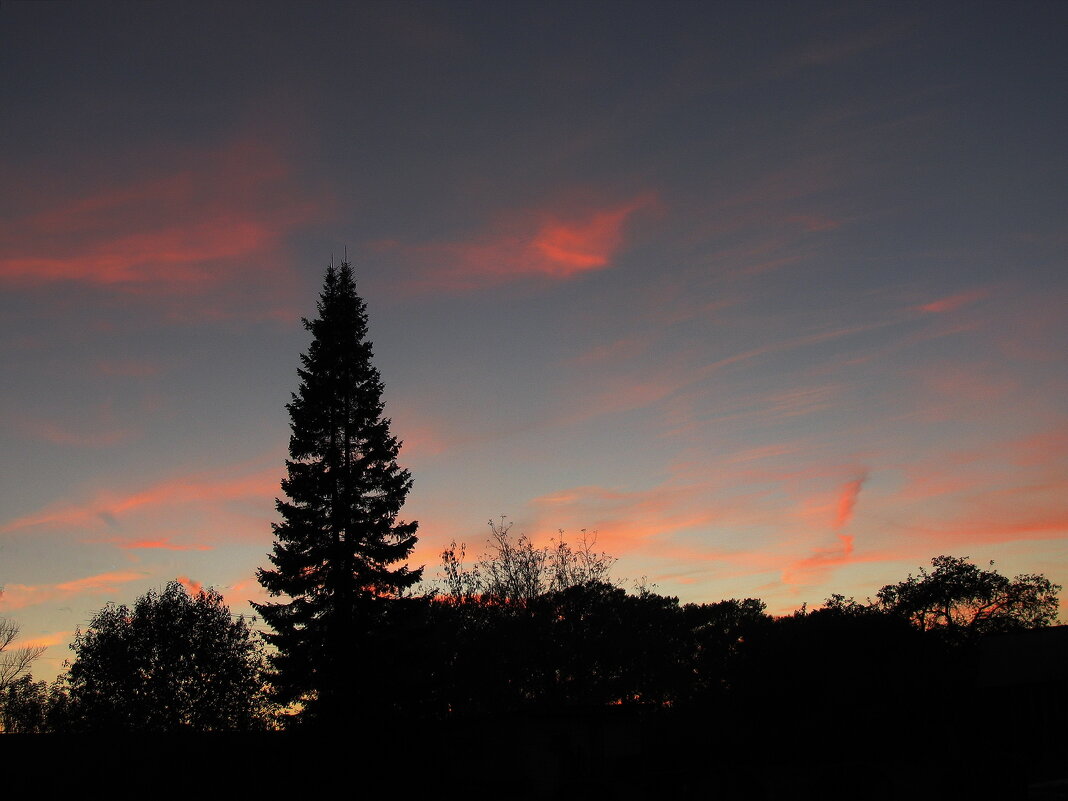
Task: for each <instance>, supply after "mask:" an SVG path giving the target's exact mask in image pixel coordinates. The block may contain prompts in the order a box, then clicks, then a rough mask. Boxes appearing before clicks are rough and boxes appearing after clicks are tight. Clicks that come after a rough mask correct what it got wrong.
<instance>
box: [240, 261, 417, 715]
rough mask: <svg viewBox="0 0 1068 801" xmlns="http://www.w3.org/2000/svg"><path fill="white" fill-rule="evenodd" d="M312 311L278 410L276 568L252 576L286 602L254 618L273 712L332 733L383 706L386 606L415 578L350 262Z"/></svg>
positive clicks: (388, 674)
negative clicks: (305, 343)
mask: <svg viewBox="0 0 1068 801" xmlns="http://www.w3.org/2000/svg"><path fill="white" fill-rule="evenodd" d="M317 308H318V312H319V316H318V317H317V318H316V319H314V320H310V321H309V320H307V319H305V320H304V327H305V328H306V329H307V330H308V331H310V332H311V334H312V342H311V345H310V346H309V347H308V351H307V353H306V354H302V355H301V364H302V366H301V368H300V369H298V370H297V373H298V375H299V376H300V386H299V388H298V390H297V392H296V394H294V395H293V399H292V401H291V402H290V403H289V404H288V405H287V407H286V408H287V409H288V410H289V415H290V420H291V429H292V436H291V437H290V440H289V459H288V460H287V461H286V478H284V479H283V480H282V491H283V492H284V493H285V494H286V496H287V500H279V501H278V502H277V508H278V512H279V514H280V515H281V516H282V522H280V523H276V524H275V525H274V533H275V544H274V550H273V553H271V554H270V555H269V558H270V560H271V563H272V564H273V565H274V567H273V568H272V569H263V570H260V571H259V580H260V583H261V584H262V585H263V586H264V587H265V588H266V589H267V591H268V592H269V593H270V594H271V595H272V596H281V597H284V598H286V599H287V600H281V601H276V602H270V603H264V604H256V605H255V607H256V609H257V610H258V611H259V612H260V613H261V614H262V615H263V618H264V620H265V621H266V622H267V623H268V624H269V625H270V626H271V628H273V629H274V632H273V633H271V634H268V635H267V639H268V641H269V642H270V643H271V644H273V645H274V646H275V648H276V649H277V651H276V653H275V654H273V655H272V657H271V659H272V662H273V665H274V667H275V670H276V674H277V675H276V678H275V684H276V687H277V690H278V697H279V700H281V701H283V702H286V703H293V702H296V703H298V704H300V705H302V708H303V711H302V714H301V718H302V719H303V720H305V721H306V722H311V721H317V722H318V724H320V725H334V724H338V725H340V724H341V723H342V722H345V721H349V720H350V719H351V716H352V715H353V713H354V712H355V710H356V709H357V708H358V707H360V708H362V711H364V712H365V713H366V712H368V711H369V708H370V707H373V706H378V705H383V704H384V705H387V706H388V705H389V698H390V692H388V691H387V690H386V686H385V684H386V683H388V682H390V681H392V680H393V678H394V676H395V674H396V671H395V670H393V669H392V667H393V666H391V662H392V661H394V660H395V659H396V658H398V655H397V653H396V651H395V649H392V648H388V647H386V645H385V643H387V642H388V641H389V636H388V634H387V636H386V639H385V640H384V641H383V640H381V639H378V640H377V644H376V638H379V637H380V635H382V633H383V632H384V631H385V630H386V629H387V628H388V626H387V625H386V624H387V621H388V620H389V617H390V615H391V614H392V613H393V612H394V611H396V607H395V606H393V607H391V604H390V601H391V600H394V599H396V598H398V596H400V595H402V594H403V593H404V592H405V590H407V589H408V588H410V587H411V586H413V585H414V584H416V583H417V582H418V581H419V580H420V578H421V574H422V568H419V569H417V570H410V569H409V568H408V566H407V565H406V564H404V565H400V566H397V563H399V562H402V561H403V560H404V559H406V558H407V557H408V556H409V555H410V554H411V552H412V549H413V548H414V547H415V542H416V536H415V532H416V528H417V525H418V524H417V523H416V522H414V521H413V522H408V523H405V522H399V521H398V520H397V515H398V513H399V512H400V509H401V506H402V505H403V504H404V500H405V497H406V496H407V494H408V491H409V489H410V488H411V484H412V480H411V476H410V474H409V473H408V471H407V470H402V469H401V468H400V467H399V466H398V465H397V453H398V449H399V446H400V443H399V441H398V440H397V439H396V437H394V436H393V435H392V434H391V433H390V420H389V419H388V418H386V417H383V415H382V412H383V402H382V382H381V380H380V378H379V373H378V370H377V369H376V368H375V367H374V365H373V364H372V362H371V358H372V350H371V343H370V341H368V339H367V311H366V306H365V304H364V301H363V299H362V298H361V297H360V296H359V295H358V294H357V292H356V283H355V280H354V278H353V272H352V267H351V266H350V265H349V264H348V262H343V263H342V264H341V266H340V267H338V268H334V267H333V266H331V267H330V268H329V269H327V271H326V278H325V281H324V284H323V289H322V293H321V294H320V296H319V302H318V305H317Z"/></svg>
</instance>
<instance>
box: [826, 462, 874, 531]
mask: <svg viewBox="0 0 1068 801" xmlns="http://www.w3.org/2000/svg"><path fill="white" fill-rule="evenodd" d="M867 480H868V474H867V471H865V472H864V473H863V474H862V475H861V476H860V478H856V479H854V480H853V481H849V482H847V483H846V484H843V485H842V489H841V492H840V494H839V496H838V512H837V514H835V517H834V528H835V530H836V531H841V530H842V529H843V528H845V527H846V524H848V523H849V521H850V520H852V519H853V509H854V508H855V507H856V505H857V496H858V495H860V488H861V487H862V486H864V482H865V481H867ZM851 542H852V541H851Z"/></svg>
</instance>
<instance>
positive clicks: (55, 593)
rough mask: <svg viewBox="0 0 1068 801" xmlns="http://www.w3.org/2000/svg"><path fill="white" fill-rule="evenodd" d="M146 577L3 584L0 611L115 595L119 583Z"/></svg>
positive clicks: (115, 574)
mask: <svg viewBox="0 0 1068 801" xmlns="http://www.w3.org/2000/svg"><path fill="white" fill-rule="evenodd" d="M146 576H147V574H146V573H139V572H134V571H130V570H115V571H111V572H108V573H98V574H96V575H93V576H86V577H84V578H80V579H74V580H73V581H66V582H63V583H60V584H36V585H29V584H7V585H5V587H4V593H3V595H0V608H3V609H7V610H11V609H23V608H25V607H27V606H36V605H37V604H42V603H48V602H52V601H58V600H64V599H67V598H72V597H75V596H79V595H93V596H99V595H106V594H108V593H112V592H117V591H118V590H119V588H120V587H121V586H122V585H123V584H127V583H129V582H131V581H139V580H141V579H144V578H145V577H146Z"/></svg>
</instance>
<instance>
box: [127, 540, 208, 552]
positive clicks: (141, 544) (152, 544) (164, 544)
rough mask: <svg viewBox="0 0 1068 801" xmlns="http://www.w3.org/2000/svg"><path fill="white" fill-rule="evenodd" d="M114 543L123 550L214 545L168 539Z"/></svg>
mask: <svg viewBox="0 0 1068 801" xmlns="http://www.w3.org/2000/svg"><path fill="white" fill-rule="evenodd" d="M115 544H116V545H117V546H118V547H120V548H122V549H123V550H125V551H139V550H155V551H211V550H214V547H215V546H213V545H205V544H203V543H190V544H187V545H183V544H181V543H176V542H171V541H170V540H169V539H157V540H134V541H132V542H119V541H116V543H115Z"/></svg>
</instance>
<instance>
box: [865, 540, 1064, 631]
mask: <svg viewBox="0 0 1068 801" xmlns="http://www.w3.org/2000/svg"><path fill="white" fill-rule="evenodd" d="M990 564H991V565H993V564H994V563H993V562H991V563H990ZM931 565H932V567H933V568H934V570H932V571H931V572H930V573H928V572H927V570H925V569H924V568H920V575H919V576H913V575H911V574H909V576H908V577H907V578H906V579H905V580H904V581H901V582H898V583H897V584H887V585H886V586H885V587H883V588H882V589H881V590H879V595H878V605H879V607H880V608H881V609H883V610H885V611H887V612H890V613H892V614H896V615H900V616H903V617H905V618H907V619H908V620H909V621H910V622H912V623H913V625H915V626H916V627H918V628H920V629H922V630H924V631H930V630H939V631H942V632H944V633H946V634H947V635H948V636H951V637H953V636H968V635H975V634H990V633H995V632H1005V631H1019V630H1023V629H1033V628H1042V627H1044V626H1049V625H1051V624H1052V623H1054V622H1056V620H1057V609H1058V606H1059V600H1058V598H1057V593H1058V592H1059V591H1060V589H1061V587H1060V585H1058V584H1054V583H1052V582H1051V581H1050V580H1049V579H1047V578H1046V577H1045V576H1042V575H1040V574H1033V573H1031V574H1024V575H1019V576H1016V577H1015V578H1013V579H1011V580H1010V579H1008V578H1007V577H1005V576H1002V575H1001V574H1000V573H998V572H997V571H996V570H983V569H981V568H979V567H977V566H976V565H973V564H971V563H970V562H968V558H967V557H955V556H936V557H935V558H934V559H932V560H931Z"/></svg>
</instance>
